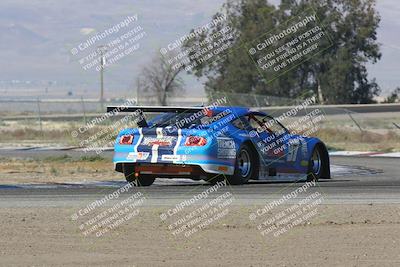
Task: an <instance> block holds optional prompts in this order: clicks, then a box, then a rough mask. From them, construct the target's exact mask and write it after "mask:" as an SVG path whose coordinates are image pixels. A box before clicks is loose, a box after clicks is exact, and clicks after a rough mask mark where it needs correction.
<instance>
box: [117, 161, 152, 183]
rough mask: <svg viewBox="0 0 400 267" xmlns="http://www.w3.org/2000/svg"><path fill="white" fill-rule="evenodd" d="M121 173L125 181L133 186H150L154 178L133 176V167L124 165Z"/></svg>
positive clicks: (150, 176)
mask: <svg viewBox="0 0 400 267" xmlns="http://www.w3.org/2000/svg"><path fill="white" fill-rule="evenodd" d="M123 171H124V175H125V179H126V181H127V182H128V183H132V184H134V185H135V186H150V185H152V184H153V183H154V180H155V179H156V177H154V176H152V175H143V174H141V175H139V176H137V177H136V176H135V167H134V166H133V165H132V164H124V165H123Z"/></svg>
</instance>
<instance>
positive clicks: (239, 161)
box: [226, 144, 258, 185]
mask: <svg viewBox="0 0 400 267" xmlns="http://www.w3.org/2000/svg"><path fill="white" fill-rule="evenodd" d="M247 157H248V158H247ZM245 163H247V166H245ZM257 172H258V162H257V152H256V151H255V150H254V149H253V148H252V147H251V146H250V145H248V144H243V145H242V146H241V147H240V149H239V152H238V154H237V155H236V163H235V172H234V174H233V175H230V176H226V179H227V182H228V183H229V184H231V185H241V184H245V183H247V182H248V181H249V179H251V178H253V179H256V177H257V175H258V173H257Z"/></svg>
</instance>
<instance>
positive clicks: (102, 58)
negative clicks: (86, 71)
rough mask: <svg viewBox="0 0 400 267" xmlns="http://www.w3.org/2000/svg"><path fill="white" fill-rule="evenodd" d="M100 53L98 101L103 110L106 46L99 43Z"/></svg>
mask: <svg viewBox="0 0 400 267" xmlns="http://www.w3.org/2000/svg"><path fill="white" fill-rule="evenodd" d="M97 48H98V51H99V53H100V103H101V110H102V111H103V110H104V67H105V65H106V57H105V52H106V51H107V47H106V46H104V45H100V46H98V47H97Z"/></svg>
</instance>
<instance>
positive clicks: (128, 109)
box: [107, 106, 207, 113]
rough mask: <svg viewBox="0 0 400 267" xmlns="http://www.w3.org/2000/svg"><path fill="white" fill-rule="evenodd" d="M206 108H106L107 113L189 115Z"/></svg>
mask: <svg viewBox="0 0 400 267" xmlns="http://www.w3.org/2000/svg"><path fill="white" fill-rule="evenodd" d="M204 109H207V107H172V106H108V107H107V112H113V111H115V112H136V111H139V112H155V113H157V112H175V113H189V112H196V111H202V110H204Z"/></svg>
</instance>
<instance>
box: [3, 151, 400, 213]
mask: <svg viewBox="0 0 400 267" xmlns="http://www.w3.org/2000/svg"><path fill="white" fill-rule="evenodd" d="M27 153H29V152H26V151H25V152H24V153H22V154H24V155H23V156H27ZM36 153H37V152H36ZM51 153H52V154H53V155H54V151H53V152H51ZM62 153H63V154H65V152H62ZM19 154H21V152H15V151H9V152H4V151H3V152H2V153H1V155H2V156H16V155H19ZM107 154H109V155H107V157H109V156H110V154H111V153H107ZM19 156H21V155H19ZM399 163H400V160H399V158H379V157H331V170H332V176H333V177H332V179H330V180H325V179H324V180H320V181H319V182H318V183H317V185H316V186H314V187H311V188H310V189H309V190H310V191H308V192H309V193H312V192H313V191H318V192H320V193H321V194H322V195H323V196H324V203H325V204H380V203H400V175H399V174H400V164H399ZM121 179H122V175H121ZM125 184H126V183H125V182H124V181H123V180H120V181H108V182H96V181H93V182H86V183H73V184H35V185H29V184H28V185H13V184H0V207H46V206H51V207H68V206H80V205H82V206H85V205H87V204H88V203H89V202H91V201H94V200H96V199H100V198H102V197H104V195H106V194H110V193H112V192H114V191H115V190H117V189H118V188H119V187H121V186H123V185H125ZM303 184H304V182H298V183H283V182H257V181H253V182H250V183H249V184H246V185H242V186H225V187H223V188H220V189H219V190H218V192H217V193H216V194H211V195H210V197H216V196H218V195H219V194H221V193H223V192H226V191H229V192H231V193H232V194H233V196H234V197H235V201H234V203H233V204H234V205H253V204H254V205H256V204H258V205H263V204H266V203H268V202H270V201H272V200H276V199H279V198H281V197H282V196H283V195H285V194H288V193H290V192H291V191H293V190H295V189H296V188H298V187H300V186H302V185H303ZM208 187H210V185H208V184H206V183H204V182H202V181H192V180H179V179H171V180H167V179H157V180H156V182H155V183H154V185H152V186H150V187H141V188H133V189H130V190H129V191H128V192H126V193H123V194H122V196H124V197H128V196H130V195H131V194H132V193H133V192H135V191H140V192H142V193H143V194H144V195H145V196H146V199H147V200H146V202H145V205H175V204H177V203H179V202H180V201H183V200H185V199H188V198H191V197H192V196H194V195H196V194H198V193H201V192H202V191H204V190H206V189H207V188H208ZM299 198H301V195H300V196H299ZM199 203H201V202H199ZM112 204H113V201H109V203H107V205H112Z"/></svg>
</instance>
